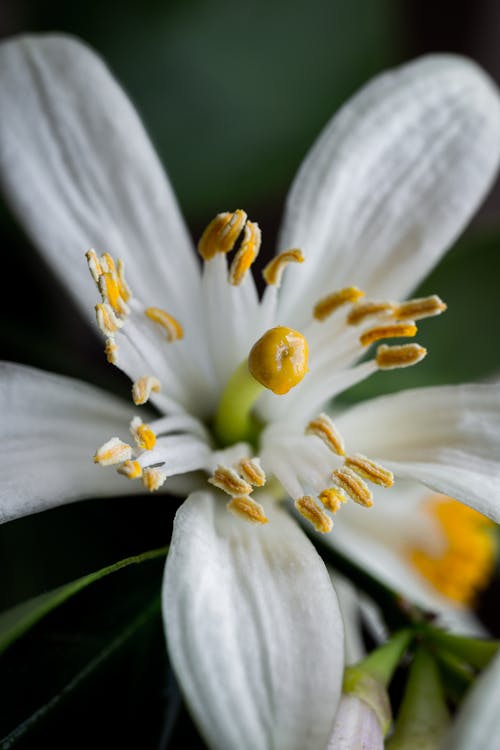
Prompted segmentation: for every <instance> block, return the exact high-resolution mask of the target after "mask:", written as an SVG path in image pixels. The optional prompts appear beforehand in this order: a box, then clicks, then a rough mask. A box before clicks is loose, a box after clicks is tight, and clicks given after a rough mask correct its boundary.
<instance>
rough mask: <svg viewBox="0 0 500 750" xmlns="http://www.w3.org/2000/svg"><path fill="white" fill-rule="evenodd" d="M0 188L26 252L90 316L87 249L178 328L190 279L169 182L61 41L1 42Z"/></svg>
mask: <svg viewBox="0 0 500 750" xmlns="http://www.w3.org/2000/svg"><path fill="white" fill-rule="evenodd" d="M0 71H1V75H0V108H1V111H2V119H1V122H0V183H1V185H2V187H3V190H4V192H5V195H6V198H7V200H8V201H9V203H10V205H11V206H12V208H13V210H14V212H15V213H16V214H17V216H18V218H19V220H20V221H21V223H22V224H23V226H24V228H25V229H26V231H27V232H28V234H29V236H30V237H31V239H32V241H33V243H34V244H35V245H37V246H38V247H39V249H40V250H41V251H42V252H43V254H44V257H45V258H46V259H47V260H48V261H49V263H50V264H51V266H52V268H53V269H54V271H55V273H56V274H57V275H58V276H59V277H60V278H61V279H62V280H63V281H64V282H65V283H66V284H67V285H69V287H70V288H71V291H72V292H73V294H74V295H75V296H76V298H77V301H78V302H79V304H80V306H81V307H82V309H83V311H84V312H85V313H86V314H87V315H88V316H92V317H93V315H94V304H95V302H96V301H97V299H96V291H95V287H94V284H93V283H92V280H91V278H90V276H89V274H88V272H87V269H86V268H85V258H84V253H85V252H86V250H88V249H89V247H95V248H96V250H97V251H98V252H104V251H107V252H110V253H111V254H113V255H115V256H117V257H121V258H123V260H124V261H125V264H126V270H127V277H128V280H129V282H130V285H131V287H132V290H133V292H134V294H137V296H138V297H140V298H141V299H142V301H143V303H144V304H146V305H152V306H159V307H164V306H168V311H169V312H170V313H171V314H173V315H175V316H176V317H178V318H179V319H180V320H181V322H183V323H187V321H188V320H190V319H191V317H192V315H193V313H192V310H193V306H195V307H196V305H197V300H198V298H199V282H200V279H199V273H198V269H197V266H196V261H195V258H194V254H193V252H192V247H191V243H190V240H189V238H188V236H187V233H186V229H185V227H184V224H183V221H182V218H181V215H180V213H179V210H178V207H177V204H176V201H175V198H174V195H173V193H172V190H171V188H170V186H169V183H168V181H167V180H166V178H165V175H164V173H163V171H162V168H161V166H160V164H159V162H158V158H157V156H156V154H155V152H154V151H153V149H152V147H151V144H150V142H149V140H148V137H147V135H146V133H145V131H144V129H143V127H142V125H141V123H140V121H139V119H138V117H137V114H136V112H135V110H134V109H133V107H132V105H131V104H130V102H129V100H128V99H127V97H126V96H125V94H124V93H123V91H122V90H121V89H120V87H119V86H118V84H117V83H116V82H115V80H114V79H113V78H112V76H111V75H110V73H109V71H108V70H107V68H106V67H105V65H104V64H103V63H102V61H101V60H100V59H99V58H98V57H97V56H96V55H95V54H94V53H93V52H92V51H91V50H90V49H89V48H88V47H86V46H85V45H84V44H82V43H81V42H79V41H77V40H76V39H73V38H71V37H68V36H63V35H54V34H50V35H41V36H22V37H19V38H16V39H13V40H9V41H7V42H3V43H2V44H1V45H0Z"/></svg>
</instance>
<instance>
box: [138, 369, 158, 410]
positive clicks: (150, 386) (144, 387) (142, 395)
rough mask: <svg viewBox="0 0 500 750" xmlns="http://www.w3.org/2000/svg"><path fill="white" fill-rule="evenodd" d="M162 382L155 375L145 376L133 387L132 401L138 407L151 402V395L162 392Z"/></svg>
mask: <svg viewBox="0 0 500 750" xmlns="http://www.w3.org/2000/svg"><path fill="white" fill-rule="evenodd" d="M160 388H161V385H160V381H159V380H158V378H155V377H154V376H153V375H143V376H142V378H139V379H138V380H136V381H135V383H134V384H133V386H132V399H133V401H134V404H135V405H136V406H142V404H145V403H146V401H148V400H149V397H150V396H151V393H159V392H160Z"/></svg>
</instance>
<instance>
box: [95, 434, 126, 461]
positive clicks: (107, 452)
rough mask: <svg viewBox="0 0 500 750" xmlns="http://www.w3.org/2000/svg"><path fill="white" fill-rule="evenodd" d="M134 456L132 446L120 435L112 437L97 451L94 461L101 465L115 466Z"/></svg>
mask: <svg viewBox="0 0 500 750" xmlns="http://www.w3.org/2000/svg"><path fill="white" fill-rule="evenodd" d="M131 456H132V448H131V447H130V445H128V444H127V443H124V442H123V441H122V440H120V438H118V437H112V438H111V439H110V440H108V441H107V443H104V445H101V447H100V448H99V449H98V450H97V451H96V452H95V455H94V463H95V464H100V465H101V466H113V465H114V464H121V463H122V462H123V461H128V460H129V459H130V458H131Z"/></svg>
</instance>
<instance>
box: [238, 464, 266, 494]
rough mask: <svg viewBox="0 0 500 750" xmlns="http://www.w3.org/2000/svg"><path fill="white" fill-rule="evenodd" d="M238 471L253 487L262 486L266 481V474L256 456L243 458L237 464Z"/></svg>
mask: <svg viewBox="0 0 500 750" xmlns="http://www.w3.org/2000/svg"><path fill="white" fill-rule="evenodd" d="M238 471H239V473H240V474H241V476H242V477H243V479H245V481H247V482H248V483H249V484H252V485H253V486H254V487H263V486H264V485H265V483H266V475H265V473H264V469H263V468H262V466H261V465H260V463H259V459H258V458H243V459H242V460H241V461H240V462H239V464H238Z"/></svg>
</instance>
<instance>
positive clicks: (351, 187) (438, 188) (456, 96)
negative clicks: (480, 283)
mask: <svg viewBox="0 0 500 750" xmlns="http://www.w3.org/2000/svg"><path fill="white" fill-rule="evenodd" d="M499 156H500V100H499V97H498V93H497V91H496V89H495V87H494V86H493V85H492V83H491V81H490V80H489V79H488V77H487V76H486V75H485V74H484V73H483V72H482V71H481V70H480V69H479V68H478V67H477V66H476V65H475V64H474V63H472V62H470V61H468V60H466V59H463V58H460V57H456V56H452V55H431V56H429V57H423V58H420V59H418V60H416V61H415V62H412V63H410V64H408V65H405V66H403V67H401V68H399V69H397V70H394V71H390V72H388V73H385V74H383V75H381V76H378V77H377V78H375V80H374V81H372V82H371V83H369V84H368V85H367V86H365V87H364V88H363V89H362V90H361V91H360V93H359V94H357V95H356V96H355V97H354V98H353V99H352V100H351V101H350V102H348V103H347V104H346V105H345V106H344V107H343V108H342V109H341V110H340V112H339V113H338V114H337V115H336V116H335V117H334V118H333V119H332V120H331V121H330V123H329V124H328V125H327V126H326V128H325V130H324V131H323V133H322V134H321V136H320V137H319V139H318V141H317V142H316V144H315V145H314V146H313V148H312V150H311V151H310V153H309V155H308V156H307V157H306V160H305V161H304V163H303V165H302V167H301V169H300V170H299V173H298V175H297V177H296V179H295V181H294V183H293V186H292V189H291V192H290V194H289V197H288V201H287V206H286V213H285V218H284V225H283V230H282V235H281V239H280V243H279V244H280V249H284V248H286V247H301V248H302V250H303V251H304V254H305V256H306V263H304V265H303V267H302V268H301V272H300V273H298V274H294V275H293V278H292V275H289V276H288V277H287V276H285V279H284V282H283V286H282V297H281V303H280V317H281V320H283V321H286V323H287V325H289V324H295V325H296V326H298V327H299V328H300V326H301V325H303V323H304V321H306V322H307V320H308V319H310V315H311V310H312V306H313V304H314V303H315V302H316V301H317V299H318V298H319V297H321V296H322V295H323V294H325V293H328V292H331V291H333V289H335V288H339V287H342V286H346V285H351V284H357V285H359V286H361V287H362V288H363V289H364V290H365V291H366V293H367V294H368V295H372V296H375V297H377V296H382V297H387V296H389V297H390V298H392V297H394V296H396V297H397V296H404V295H405V294H406V293H407V292H408V291H409V290H410V289H412V288H414V287H415V286H416V285H417V284H418V282H419V280H420V279H421V278H423V277H424V276H425V275H426V274H427V273H428V272H429V270H430V269H431V268H432V267H433V265H434V264H435V263H436V262H437V261H438V260H439V257H440V255H441V254H442V253H443V252H444V251H445V250H446V249H447V248H448V247H449V246H450V245H451V243H452V242H453V241H454V239H455V237H456V236H457V235H458V234H459V232H460V231H461V230H462V229H463V227H464V225H465V224H466V223H467V222H468V221H469V219H470V217H471V215H472V213H473V212H474V211H475V209H476V207H477V206H478V204H479V202H480V201H481V199H482V198H483V196H484V194H485V192H486V190H487V189H488V188H489V186H490V184H491V181H492V179H493V177H494V175H495V173H496V169H497V165H498V160H499ZM298 300H301V302H300V304H298V303H297V301H298Z"/></svg>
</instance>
